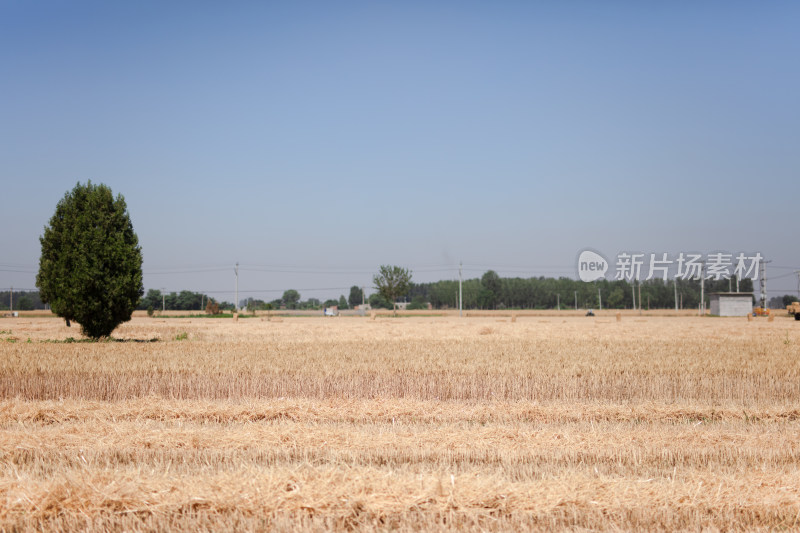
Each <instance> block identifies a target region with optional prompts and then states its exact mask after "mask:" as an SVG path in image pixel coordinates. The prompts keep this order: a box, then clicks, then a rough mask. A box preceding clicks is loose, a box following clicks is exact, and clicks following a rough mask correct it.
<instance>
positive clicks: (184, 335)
mask: <svg viewBox="0 0 800 533" xmlns="http://www.w3.org/2000/svg"><path fill="white" fill-rule="evenodd" d="M188 338H189V334H188V333H186V332H185V331H182V332H181V333H178V334H177V335H176V336H175V340H176V341H185V340H186V339H188Z"/></svg>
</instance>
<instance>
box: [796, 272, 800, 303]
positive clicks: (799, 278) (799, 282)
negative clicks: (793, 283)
mask: <svg viewBox="0 0 800 533" xmlns="http://www.w3.org/2000/svg"><path fill="white" fill-rule="evenodd" d="M795 274H797V297H798V298H800V270H798V271H796V272H795Z"/></svg>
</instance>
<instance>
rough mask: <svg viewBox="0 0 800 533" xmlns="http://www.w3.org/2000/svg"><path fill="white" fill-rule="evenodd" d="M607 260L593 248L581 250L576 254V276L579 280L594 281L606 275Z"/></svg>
mask: <svg viewBox="0 0 800 533" xmlns="http://www.w3.org/2000/svg"><path fill="white" fill-rule="evenodd" d="M606 272H608V261H607V260H606V258H605V257H603V256H602V255H600V254H599V253H597V252H595V251H594V250H583V251H582V252H581V253H580V255H578V277H579V278H580V280H581V281H596V280H598V279H603V278H604V277H606Z"/></svg>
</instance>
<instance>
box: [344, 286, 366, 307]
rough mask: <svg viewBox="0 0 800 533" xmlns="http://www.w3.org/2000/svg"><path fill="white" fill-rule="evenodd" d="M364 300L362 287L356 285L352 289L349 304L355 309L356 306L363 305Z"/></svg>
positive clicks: (348, 299)
mask: <svg viewBox="0 0 800 533" xmlns="http://www.w3.org/2000/svg"><path fill="white" fill-rule="evenodd" d="M363 298H364V292H363V291H362V290H361V287H358V286H356V285H353V286H352V287H350V296H348V298H347V302H348V303H349V304H350V307H353V308H355V306H357V305H361V301H362V300H363Z"/></svg>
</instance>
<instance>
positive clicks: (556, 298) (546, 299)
mask: <svg viewBox="0 0 800 533" xmlns="http://www.w3.org/2000/svg"><path fill="white" fill-rule="evenodd" d="M729 288H732V289H733V290H734V291H735V290H736V283H735V281H734V282H732V284H731V285H730V286H729V283H728V280H719V281H715V280H706V282H705V292H706V305H708V303H709V302H708V298H709V296H708V295H709V294H710V293H712V292H728V290H729ZM598 289H600V295H601V296H602V299H603V302H602V303H603V309H631V308H632V306H633V291H634V290H635V292H636V298H637V305H638V298H639V288H638V285H637V284H636V283H630V282H628V281H624V280H623V281H610V280H600V281H596V282H591V283H587V282H583V281H577V280H574V279H570V278H558V279H555V278H545V277H538V278H501V277H500V276H498V275H497V273H496V272H494V271H491V270H490V271H488V272H486V273H485V274H484V275H483V276H482V277H480V278H473V279H467V280H464V282H463V289H462V290H463V295H464V309H555V308H556V305H557V304H558V303H560V305H561V309H572V308H574V307H575V302H576V296H577V305H578V307H579V308H580V309H597V308H598V307H599V302H598V293H597V291H598ZM677 289H678V301H679V305H682V307H683V308H684V309H694V308H697V307H698V305H699V303H700V281H698V280H680V279H679V280H677ZM739 290H740V291H741V292H748V293H752V292H753V282H752V280H750V279H744V280H742V281H741V282H740V283H739ZM641 293H642V308H643V309H648V308H649V309H673V308H674V307H675V288H674V287H673V284H672V281H668V282H664V281H662V280H650V281H643V282H642V289H641ZM457 295H458V281H457V280H442V281H434V282H430V283H413V282H412V283H411V284H410V286H409V289H408V291H407V292H406V293H405V294H403V295H401V296H400V297H399V298H398V301H405V302H409V306H408V307H407V308H408V309H426V308H427V305H428V303H430V304H431V307H433V308H434V309H453V308H456V307H458V303H457V302H458V300H457V298H458V296H457ZM13 296H14V309H15V310H18V311H32V310H37V309H45V308H46V306H45V304H44V303H42V301H41V300H40V299H39V292H38V291H14V293H13ZM162 296H163V300H162ZM363 297H364V295H363V293H362V289H361V288H360V287H358V286H355V285H354V286H353V287H351V289H350V295H349V297H347V298H346V297H345V296H344V295H341V296H340V297H339V298H338V299H335V298H331V299H329V300H325V301H322V300H320V299H318V298H308V299H306V300H302V299H301V295H300V293H299V292H298V291H296V290H294V289H289V290H287V291H285V292H284V293H283V296H281V297H280V298H276V299H274V300H271V301H265V300H260V299H254V298H246V299H243V300H242V301H241V302H239V305H240V308H241V309H246V310H248V311H255V310H267V309H274V310H279V309H300V310H319V309H323V308H325V307H332V306H338V307H339V309H352V308H354V307H355V306H357V305H361V302H362V298H363ZM756 297H757V296H756ZM209 298H210V297H209V296H208V295H206V294H203V293H199V292H192V291H180V292H169V293H167V292H165V293H163V294H162V292H161V291H160V290H158V289H150V290H148V291H147V294H145V296H144V297H142V299H141V300H140V301H139V305H138V307H137V309H140V310H146V309H148V308H152V309H153V310H154V311H159V310H161V308H162V302H163V305H164V307H165V308H166V309H167V310H174V311H198V312H201V311H205V309H206V305H207V303H208V301H209ZM10 299H11V291H0V310H8V309H9V308H10V303H11V302H10ZM211 299H212V300H213V298H211ZM364 301H365V303H368V304H369V305H370V306H371V307H372V308H374V309H391V308H392V302H390V301H388V300H387V299H386V298H385V297H383V296H381V294H380V293H377V292H376V293H373V294H371V295H370V296H369V297H367V298H364ZM793 301H798V298H797V297H796V296H792V295H788V294H787V295H783V296H774V297H772V298H770V300H769V306H770V307H772V308H775V309H777V308H784V307H785V306H786V305H788V304H790V303H791V302H793ZM216 303H217V304H218V305H219V309H220V311H230V310H232V309H233V304H232V303H230V302H216Z"/></svg>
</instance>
